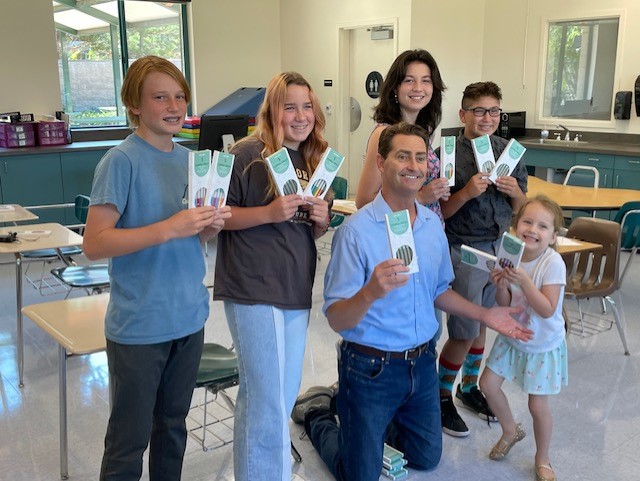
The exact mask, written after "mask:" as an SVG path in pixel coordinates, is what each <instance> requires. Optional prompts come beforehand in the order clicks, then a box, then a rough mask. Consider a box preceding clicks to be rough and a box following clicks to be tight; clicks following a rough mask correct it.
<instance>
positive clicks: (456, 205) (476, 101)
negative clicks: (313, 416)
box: [438, 82, 527, 437]
mask: <svg viewBox="0 0 640 481" xmlns="http://www.w3.org/2000/svg"><path fill="white" fill-rule="evenodd" d="M501 100H502V92H501V91H500V87H498V86H497V85H496V84H495V83H493V82H477V83H473V84H470V85H468V86H467V87H466V88H465V90H464V93H463V94H462V107H461V108H460V112H459V115H460V120H461V121H462V123H463V124H464V129H462V130H461V131H460V134H459V135H458V138H457V141H456V177H455V178H456V185H455V186H454V187H452V188H451V196H450V197H449V200H447V201H445V200H442V201H441V205H442V213H443V215H444V218H445V231H446V234H447V238H448V241H449V246H450V250H451V262H452V263H453V268H454V273H455V280H454V281H453V283H452V284H451V286H452V287H453V290H454V291H456V292H457V293H459V294H460V295H462V296H463V297H464V298H466V299H468V300H469V301H471V302H473V303H475V304H481V305H482V306H485V307H491V306H493V305H494V298H495V289H494V287H493V285H492V283H491V280H490V279H489V274H488V273H487V272H484V271H482V270H480V269H476V268H473V267H469V266H467V265H465V264H462V262H461V260H460V257H461V256H460V245H461V244H466V245H469V246H472V247H475V248H476V249H480V250H482V251H484V252H488V253H490V254H492V255H495V254H496V250H497V246H498V241H499V239H500V237H501V236H502V233H503V232H504V231H506V230H507V229H508V228H509V224H510V222H511V215H512V213H513V211H517V210H518V209H519V207H520V205H521V204H522V203H523V202H524V201H525V200H526V191H527V171H526V169H525V166H524V164H523V163H522V162H521V163H519V164H518V166H517V167H516V168H515V169H514V171H513V172H512V174H511V176H505V177H500V178H498V180H497V182H496V184H495V185H494V184H492V183H491V181H490V180H489V179H488V175H487V174H483V173H480V172H478V168H477V166H476V162H475V158H474V155H473V149H472V147H471V139H474V138H476V137H480V136H482V135H485V134H488V135H489V136H490V140H491V147H492V149H493V154H494V156H495V158H496V159H498V157H499V156H500V154H501V153H502V151H503V150H504V149H505V147H506V145H507V140H505V139H503V138H501V137H498V136H495V135H493V133H494V132H495V131H496V129H497V128H498V124H499V122H500V113H501V112H502V110H501V109H500V101H501ZM447 328H448V331H449V339H448V340H447V341H446V343H445V345H444V347H443V349H442V352H441V353H440V358H439V369H438V376H439V383H440V408H441V416H442V430H443V431H444V432H445V433H447V434H450V435H452V436H456V437H464V436H468V435H469V429H468V428H467V425H466V424H465V422H464V421H463V419H462V418H461V417H460V415H459V414H458V412H457V410H456V407H455V405H454V403H453V397H454V396H453V386H454V383H455V380H456V377H457V375H458V371H460V370H461V371H462V373H461V382H460V384H459V385H458V387H457V390H456V394H455V399H456V403H457V404H459V405H460V406H461V407H465V408H467V409H469V410H471V411H472V412H475V413H476V414H477V415H478V416H479V417H480V418H482V419H484V420H487V421H496V420H497V419H496V417H495V415H494V414H493V412H491V409H490V408H489V406H488V404H487V401H486V400H485V398H484V395H483V394H482V393H481V392H480V390H479V389H478V385H477V383H478V372H479V370H480V364H481V363H482V357H483V354H484V343H485V337H486V329H485V327H484V325H480V323H479V322H477V321H475V320H472V319H467V318H464V317H460V316H455V315H450V316H449V318H448V321H447Z"/></svg>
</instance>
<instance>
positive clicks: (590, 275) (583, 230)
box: [565, 217, 621, 298]
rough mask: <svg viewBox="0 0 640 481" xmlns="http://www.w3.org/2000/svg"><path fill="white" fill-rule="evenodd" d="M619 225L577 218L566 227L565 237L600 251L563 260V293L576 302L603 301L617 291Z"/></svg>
mask: <svg viewBox="0 0 640 481" xmlns="http://www.w3.org/2000/svg"><path fill="white" fill-rule="evenodd" d="M620 232H621V229H620V224H618V223H617V222H613V221H609V220H604V219H598V218H593V217H578V218H577V219H575V220H574V221H573V222H572V223H571V225H570V226H569V230H568V231H567V237H569V238H573V239H579V240H583V241H587V242H591V243H594V244H600V245H601V246H602V248H601V249H592V250H588V251H583V252H581V253H580V254H576V255H571V256H565V262H566V263H567V272H568V273H569V275H568V276H567V286H566V289H565V290H566V292H567V293H572V294H574V295H575V296H576V297H577V298H586V297H604V296H608V295H610V294H612V293H613V292H615V291H616V290H617V289H618V287H619V277H618V272H619V271H618V260H619V256H620Z"/></svg>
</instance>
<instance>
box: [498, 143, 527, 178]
mask: <svg viewBox="0 0 640 481" xmlns="http://www.w3.org/2000/svg"><path fill="white" fill-rule="evenodd" d="M526 150H527V149H526V148H525V147H523V146H522V144H521V143H520V142H518V141H517V140H516V139H511V140H510V141H509V143H508V144H507V146H506V147H505V149H504V150H503V151H502V154H500V157H499V158H498V161H497V162H496V165H495V166H494V167H493V170H492V171H491V175H489V180H490V181H491V182H493V183H494V184H495V183H496V179H497V178H498V177H504V176H506V175H511V172H513V169H515V168H516V165H518V162H520V159H521V158H522V156H523V155H524V153H525V152H526Z"/></svg>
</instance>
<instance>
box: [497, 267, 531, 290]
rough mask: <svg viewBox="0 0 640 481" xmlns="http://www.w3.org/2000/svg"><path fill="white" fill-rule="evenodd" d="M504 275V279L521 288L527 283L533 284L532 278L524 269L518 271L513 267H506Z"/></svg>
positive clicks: (519, 268) (520, 268)
mask: <svg viewBox="0 0 640 481" xmlns="http://www.w3.org/2000/svg"><path fill="white" fill-rule="evenodd" d="M503 273H504V274H503V277H504V279H506V280H507V281H508V282H510V283H512V284H516V285H518V286H520V287H523V286H524V285H525V284H526V283H527V282H531V278H530V277H529V275H528V274H527V273H526V272H525V271H524V269H523V268H522V267H518V268H517V269H514V268H513V267H506V268H505V269H504V270H503Z"/></svg>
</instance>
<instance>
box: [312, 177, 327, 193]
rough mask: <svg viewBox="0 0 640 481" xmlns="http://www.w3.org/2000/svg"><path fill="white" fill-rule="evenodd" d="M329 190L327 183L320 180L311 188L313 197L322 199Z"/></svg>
mask: <svg viewBox="0 0 640 481" xmlns="http://www.w3.org/2000/svg"><path fill="white" fill-rule="evenodd" d="M326 189H327V181H326V180H324V179H318V180H317V181H316V182H314V183H313V185H312V186H311V195H313V196H314V197H320V196H321V195H322V194H323V193H324V191H325V190H326Z"/></svg>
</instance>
